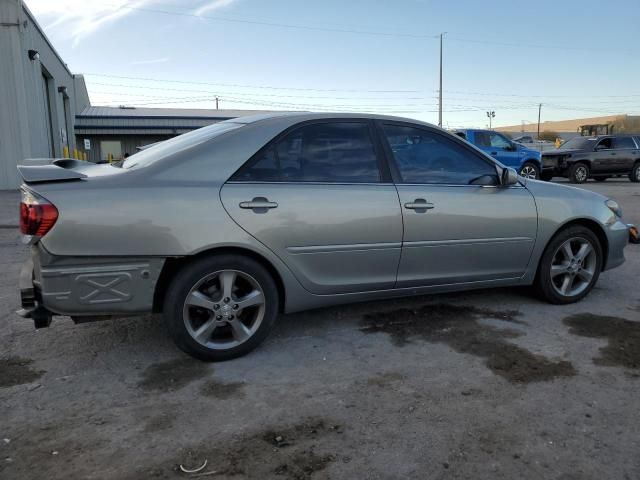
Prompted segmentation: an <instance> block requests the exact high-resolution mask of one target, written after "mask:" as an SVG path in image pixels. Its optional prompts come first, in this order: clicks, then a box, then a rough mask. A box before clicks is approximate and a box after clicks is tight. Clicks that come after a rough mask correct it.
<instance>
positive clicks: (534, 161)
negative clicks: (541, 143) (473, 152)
mask: <svg viewBox="0 0 640 480" xmlns="http://www.w3.org/2000/svg"><path fill="white" fill-rule="evenodd" d="M454 133H455V134H456V135H458V136H459V137H462V138H464V139H465V140H467V141H468V142H470V143H472V144H474V145H475V146H476V147H478V148H479V149H481V150H483V151H484V152H486V153H488V154H489V155H491V156H492V157H494V158H496V159H497V160H498V161H499V162H500V163H502V164H503V165H505V166H507V167H511V168H514V169H515V170H516V171H517V172H518V173H519V174H520V175H522V176H523V177H526V178H532V179H539V178H540V171H541V170H542V161H541V159H540V156H541V155H540V152H536V151H535V150H531V149H529V148H526V147H525V146H524V145H521V144H519V143H516V142H514V141H512V140H510V139H509V138H508V137H507V136H505V135H503V134H502V133H499V132H495V131H493V130H472V129H466V130H456V131H455V132H454Z"/></svg>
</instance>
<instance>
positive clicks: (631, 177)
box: [629, 162, 640, 182]
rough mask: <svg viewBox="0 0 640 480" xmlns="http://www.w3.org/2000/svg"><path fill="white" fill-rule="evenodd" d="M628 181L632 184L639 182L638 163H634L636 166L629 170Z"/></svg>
mask: <svg viewBox="0 0 640 480" xmlns="http://www.w3.org/2000/svg"><path fill="white" fill-rule="evenodd" d="M629 180H631V181H632V182H640V162H636V164H635V165H634V166H633V168H632V169H631V173H630V174H629Z"/></svg>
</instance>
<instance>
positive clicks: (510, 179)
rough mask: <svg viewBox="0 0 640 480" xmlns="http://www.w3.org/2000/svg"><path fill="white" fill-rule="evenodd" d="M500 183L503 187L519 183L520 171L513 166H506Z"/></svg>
mask: <svg viewBox="0 0 640 480" xmlns="http://www.w3.org/2000/svg"><path fill="white" fill-rule="evenodd" d="M500 180H501V181H500V184H501V185H502V186H503V187H509V186H511V185H517V183H518V172H516V171H515V170H514V169H513V168H509V167H505V168H504V169H503V170H502V178H501V179H500Z"/></svg>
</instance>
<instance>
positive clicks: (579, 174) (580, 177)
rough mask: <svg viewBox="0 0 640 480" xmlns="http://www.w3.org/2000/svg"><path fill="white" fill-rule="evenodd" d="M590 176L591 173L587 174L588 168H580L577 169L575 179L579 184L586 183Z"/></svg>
mask: <svg viewBox="0 0 640 480" xmlns="http://www.w3.org/2000/svg"><path fill="white" fill-rule="evenodd" d="M588 176H589V172H587V167H583V166H579V167H578V168H576V172H575V177H576V180H577V181H578V182H580V183H582V182H585V181H586V180H587V177H588Z"/></svg>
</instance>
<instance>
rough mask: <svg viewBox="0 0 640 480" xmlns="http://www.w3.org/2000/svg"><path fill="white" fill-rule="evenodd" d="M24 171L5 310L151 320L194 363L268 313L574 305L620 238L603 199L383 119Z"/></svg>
mask: <svg viewBox="0 0 640 480" xmlns="http://www.w3.org/2000/svg"><path fill="white" fill-rule="evenodd" d="M27 163H29V164H28V165H23V166H20V167H19V169H20V172H21V174H22V177H23V179H24V186H23V199H22V204H21V229H22V233H23V235H24V238H25V241H26V242H28V243H30V244H31V245H32V246H31V249H32V255H31V260H30V261H29V262H28V264H26V265H25V267H24V269H23V272H22V275H21V281H20V288H21V294H22V309H21V310H20V311H19V313H20V314H21V315H22V316H24V317H27V318H31V319H33V321H34V322H35V325H36V327H45V326H48V325H49V324H50V322H51V318H52V316H54V315H68V316H71V318H72V319H73V320H74V321H76V322H83V321H90V320H94V319H98V318H103V317H105V316H126V315H132V314H137V313H145V312H162V313H163V315H164V318H165V320H166V322H167V325H168V328H169V330H170V332H171V335H172V336H173V338H174V340H175V342H176V344H177V345H178V346H179V347H180V348H181V349H183V350H184V351H186V352H188V353H190V354H191V355H193V356H195V357H198V358H201V359H205V360H224V359H229V358H233V357H237V356H239V355H243V354H245V353H247V352H249V351H250V350H252V349H253V348H255V347H256V346H257V345H258V344H259V343H260V342H261V341H262V340H263V339H264V338H265V337H266V336H267V334H268V332H269V330H270V329H271V327H272V326H273V324H274V321H275V320H276V317H277V316H278V314H279V313H281V312H295V311H300V310H304V309H310V308H316V307H323V306H328V305H334V304H339V303H347V302H356V301H363V300H371V299H380V298H391V297H399V296H407V295H417V294H424V293H437V292H448V291H453V290H466V289H473V288H486V287H500V286H507V285H535V287H536V289H537V291H538V292H539V294H540V296H541V297H542V298H543V299H545V300H546V301H549V302H551V303H555V304H565V303H571V302H576V301H578V300H580V299H581V298H583V297H584V296H585V295H587V294H588V293H589V291H590V290H591V289H592V288H593V286H594V284H595V283H596V281H597V280H598V275H599V274H600V272H601V271H603V270H606V269H610V268H614V267H616V266H618V265H620V264H621V263H622V262H623V261H624V255H623V250H624V247H625V245H626V244H627V237H628V233H627V227H626V225H625V224H624V223H623V222H622V220H621V215H622V213H621V211H620V208H619V207H618V205H617V204H616V203H615V202H614V201H613V200H610V199H607V198H605V197H602V196H600V195H598V194H595V193H591V192H588V191H585V190H581V189H576V188H571V187H565V186H560V185H557V184H551V183H545V182H537V181H534V180H529V179H524V178H522V177H518V176H517V175H516V173H515V171H513V170H512V169H509V168H505V167H504V166H502V165H500V164H499V163H497V162H496V161H495V160H493V159H492V158H491V157H488V156H487V155H485V154H484V153H483V152H482V151H480V150H478V149H476V148H475V147H473V146H472V145H470V144H468V143H467V142H465V141H463V140H462V139H459V138H458V137H456V136H453V135H450V134H448V133H447V132H445V131H443V130H441V129H439V128H437V127H434V126H432V125H429V124H426V123H421V122H417V121H413V120H407V119H401V118H395V117H386V116H375V115H348V114H309V113H300V114H281V115H267V116H256V117H246V118H240V119H235V120H230V121H225V122H221V123H217V124H214V125H211V126H209V127H205V128H202V129H199V130H196V131H194V132H191V133H188V134H185V135H181V136H179V137H176V138H173V139H171V140H167V141H165V142H161V143H159V144H157V145H154V146H152V147H150V148H148V149H146V150H143V151H141V152H139V153H137V154H135V155H133V156H131V157H129V158H128V159H126V160H125V161H124V163H123V164H122V165H119V166H114V165H96V164H91V163H87V162H81V161H78V160H70V159H62V160H57V161H54V162H47V164H46V165H41V164H38V163H39V162H27Z"/></svg>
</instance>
